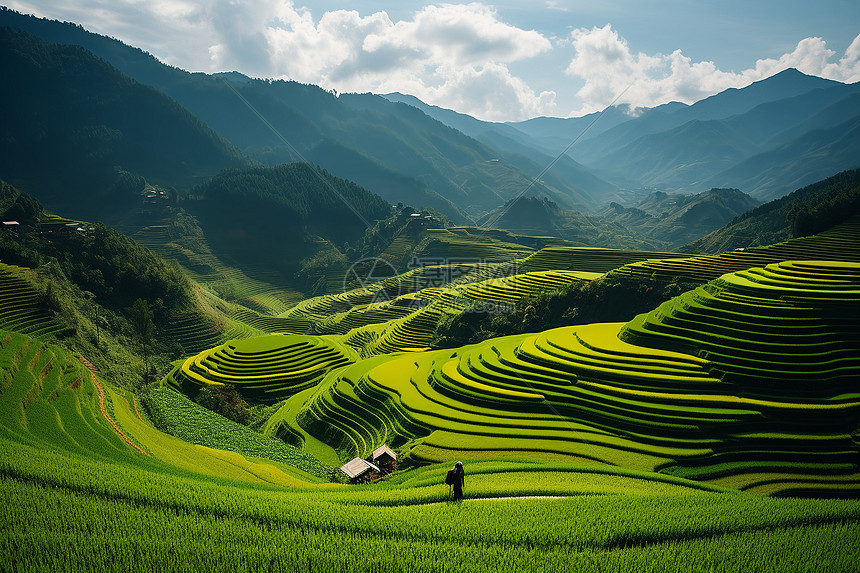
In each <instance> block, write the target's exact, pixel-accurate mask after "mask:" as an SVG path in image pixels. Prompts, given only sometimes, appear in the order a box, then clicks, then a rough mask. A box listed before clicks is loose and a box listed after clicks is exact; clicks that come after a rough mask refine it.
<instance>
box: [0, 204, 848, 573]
mask: <svg viewBox="0 0 860 573" xmlns="http://www.w3.org/2000/svg"><path fill="white" fill-rule="evenodd" d="M448 233H450V236H448V235H445V234H444V233H442V232H441V231H440V232H434V233H431V234H430V235H429V236H430V237H431V238H432V239H433V240H432V241H430V243H429V244H430V245H431V246H432V248H434V249H441V248H442V247H441V246H440V245H441V244H442V243H441V242H440V241H439V236H443V235H444V236H445V237H447V239H448V243H445V244H446V245H448V246H446V247H445V248H449V246H450V245H452V244H456V241H453V239H452V237H455V238H456V237H457V236H458V233H461V231H458V230H457V229H454V230H452V231H449V232H448ZM858 236H860V224H858V223H857V222H856V220H855V221H854V222H849V223H847V224H843V225H841V226H838V227H836V228H834V229H832V230H831V231H827V232H825V233H821V234H819V235H816V236H812V237H804V238H799V239H792V240H790V241H786V242H785V243H780V244H778V245H773V246H769V247H756V248H750V249H746V250H744V251H734V252H730V253H725V254H723V255H719V256H690V255H684V254H677V253H674V254H673V253H648V252H641V251H623V250H613V249H595V248H582V247H575V246H570V245H559V244H545V243H541V244H536V248H523V249H518V248H514V247H512V246H511V245H510V244H498V245H496V247H495V248H494V249H491V250H492V251H493V253H495V254H496V255H498V257H497V258H494V257H484V258H482V259H481V260H480V261H476V260H468V261H467V260H459V261H454V262H451V261H447V262H445V261H442V262H440V263H439V264H427V265H423V266H419V267H416V268H412V269H410V270H408V271H407V272H405V273H401V274H397V275H394V276H388V277H386V278H383V279H382V280H378V281H374V282H370V281H367V282H363V281H361V280H359V281H358V282H357V284H350V285H348V287H349V288H347V289H345V290H344V292H341V293H339V294H327V295H322V296H317V297H313V298H308V299H305V300H302V301H300V302H297V303H294V304H291V305H288V304H286V303H285V302H284V301H285V300H286V299H285V298H284V297H283V296H282V295H279V294H277V293H275V294H271V296H272V297H273V298H272V300H271V301H270V302H269V303H268V304H269V305H268V306H266V305H263V304H262V303H261V304H260V306H259V307H258V308H257V310H254V309H253V308H251V306H252V305H237V304H235V303H227V302H226V301H224V300H223V299H221V298H219V297H218V296H217V294H216V292H215V291H214V290H210V289H209V288H199V286H198V288H195V289H194V291H195V292H194V296H195V297H197V298H196V301H197V304H198V306H197V307H196V308H197V309H198V310H196V311H193V312H192V311H189V314H188V315H179V316H172V317H170V321H169V322H168V328H167V333H168V335H169V336H172V337H175V340H176V341H177V342H178V343H179V347H180V348H182V349H183V350H184V355H183V356H181V357H178V358H177V360H176V361H175V362H174V363H173V366H172V369H171V370H170V372H169V374H167V375H166V376H164V377H163V378H162V379H161V380H159V381H157V382H156V383H154V384H150V385H149V386H147V387H141V388H139V389H137V390H134V391H132V390H130V389H128V388H124V387H121V386H120V385H117V384H114V383H113V382H112V381H111V380H110V377H109V375H108V374H107V373H106V372H101V371H99V370H98V368H96V367H95V366H93V364H92V363H90V362H89V360H88V359H87V357H86V356H82V355H80V354H78V353H77V352H76V351H74V350H73V349H71V348H70V347H69V345H68V344H64V343H63V338H62V337H61V336H60V335H59V334H61V333H62V329H63V328H65V327H64V326H63V324H64V323H63V322H62V321H60V320H59V319H58V318H57V317H56V316H55V315H54V314H52V313H51V312H50V311H48V310H46V309H45V308H44V306H43V305H40V300H42V298H44V296H45V295H44V293H43V292H42V291H40V290H39V289H40V287H39V286H38V285H37V284H35V283H31V282H28V280H27V276H29V275H27V273H26V272H24V271H22V270H21V269H18V268H17V267H13V266H11V265H2V266H0V302H2V312H0V329H2V330H0V452H2V455H0V481H2V487H0V492H2V493H0V501H2V503H0V507H2V509H0V513H2V516H3V520H2V523H3V534H2V536H0V550H2V553H3V555H4V560H3V566H2V569H3V570H9V571H80V570H105V571H114V570H115V571H128V570H144V571H149V570H159V571H189V570H206V571H262V570H287V571H368V572H369V571H434V572H435V571H458V572H461V571H476V572H489V571H517V570H529V571H556V572H557V571H703V570H720V571H852V570H857V567H858V565H857V564H858V563H860V543H857V540H858V539H860V503H858V501H857V498H858V497H860V329H858V324H860V251H858V245H857V241H856V238H857V237H858ZM470 244H471V247H470V248H472V249H474V251H473V252H472V253H471V254H473V255H474V253H475V252H478V251H481V249H486V248H487V245H479V244H475V243H474V241H471V243H470ZM488 245H492V242H491V241H490V242H488ZM464 248H466V246H464ZM479 254H480V253H479ZM484 254H486V252H484ZM481 256H482V257H483V255H481ZM200 277H202V275H199V276H198V278H200ZM611 277H622V278H623V277H647V278H648V279H649V280H650V281H652V282H649V283H647V284H649V285H659V284H677V282H678V281H681V280H683V281H686V283H685V284H687V283H693V284H698V285H699V286H698V287H696V288H693V289H691V290H686V291H685V292H681V293H680V294H678V295H677V296H673V297H671V298H669V300H666V301H665V302H663V303H662V304H659V305H657V306H656V307H654V308H650V310H649V311H648V312H644V313H641V314H638V315H637V316H635V317H633V318H632V319H630V320H624V321H616V322H595V323H588V324H569V325H566V326H561V327H556V328H550V329H547V330H539V331H534V332H525V333H522V334H513V335H507V336H496V337H492V338H489V339H487V340H484V341H482V342H479V343H475V344H468V345H465V346H460V347H456V348H439V347H436V346H434V340H435V338H434V336H435V333H436V332H437V329H438V327H439V324H440V323H442V322H443V321H445V320H446V319H447V318H450V317H456V316H459V315H461V314H463V313H467V312H473V313H491V314H492V313H497V314H504V313H507V312H513V309H522V307H523V306H524V305H530V304H532V301H535V300H538V299H539V298H540V297H542V296H547V295H548V294H551V293H555V292H562V291H564V289H569V288H572V287H577V286H583V285H588V284H592V283H596V282H599V281H603V280H606V279H607V278H611ZM359 278H360V277H359ZM199 284H201V283H198V285H199ZM204 284H205V283H204ZM257 286H260V285H257ZM249 288H250V287H249ZM254 288H257V287H254ZM648 288H649V289H651V288H652V287H651V286H649V287H648ZM249 292H250V291H249ZM254 296H266V294H265V290H264V289H263V288H262V287H260V288H259V289H258V292H257V295H254ZM40 297H41V298H40ZM261 300H262V299H261ZM278 301H280V302H278ZM264 306H265V308H264ZM199 309H210V310H211V314H209V315H207V316H208V318H207V319H206V320H209V321H210V322H205V321H203V318H202V317H203V316H204V314H202V313H203V312H204V311H203V310H199ZM194 312H196V313H198V314H194ZM206 312H209V311H206ZM194 317H197V318H194ZM219 317H220V318H219ZM219 320H220V323H219V322H218V321H219ZM195 324H202V326H195ZM58 333H59V334H58ZM185 339H188V340H185ZM184 340H185V342H183V341H184ZM213 388H214V389H218V388H220V389H224V390H235V393H236V396H237V398H236V400H239V401H240V402H242V401H244V402H242V403H244V404H245V405H244V406H243V407H247V409H248V411H249V412H250V415H249V417H250V422H248V423H247V424H242V423H236V422H234V421H231V420H228V419H226V418H225V417H223V416H221V415H219V414H217V413H216V412H214V411H211V410H209V409H206V408H204V407H202V406H201V405H199V404H198V403H195V399H197V400H198V401H199V396H200V395H201V394H202V392H203V390H206V389H213ZM383 445H385V446H387V447H388V448H391V451H392V452H393V453H395V455H396V458H397V459H396V469H395V471H394V472H393V473H390V474H386V473H384V472H383V471H381V470H379V469H378V468H377V467H376V466H375V465H374V466H370V464H369V463H367V464H368V466H370V467H372V468H375V471H371V472H370V473H368V474H365V476H364V477H365V478H368V477H369V479H364V480H363V481H364V483H347V481H348V479H347V475H345V473H344V471H341V469H339V468H341V467H342V466H344V467H346V466H345V464H347V462H350V460H353V459H354V458H356V457H358V458H363V459H366V460H370V459H371V458H372V457H373V456H375V455H376V453H378V452H379V451H381V450H384V449H385V448H382V446H383ZM457 460H461V461H463V463H464V466H465V470H466V480H465V489H464V493H465V499H464V501H462V502H456V503H455V502H451V501H450V497H449V487H448V486H446V485H445V484H444V477H445V473H446V471H447V470H448V469H449V468H450V467H451V466H452V465H453V463H454V462H455V461H457ZM361 463H366V462H361ZM380 467H381V466H380ZM353 481H362V480H353Z"/></svg>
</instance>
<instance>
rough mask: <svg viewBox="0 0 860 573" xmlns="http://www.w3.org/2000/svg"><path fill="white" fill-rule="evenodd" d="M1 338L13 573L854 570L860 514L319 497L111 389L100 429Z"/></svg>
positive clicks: (99, 416)
mask: <svg viewBox="0 0 860 573" xmlns="http://www.w3.org/2000/svg"><path fill="white" fill-rule="evenodd" d="M2 336H3V338H2V349H0V361H2V364H3V366H4V372H5V373H6V376H5V377H4V379H3V392H2V394H0V408H2V412H3V416H2V424H0V431H1V432H2V433H0V450H2V456H0V480H2V488H0V492H2V493H0V496H2V501H3V503H2V509H0V511H2V514H3V523H4V524H6V525H7V526H9V527H6V528H5V529H4V534H3V535H2V537H0V548H2V551H3V555H4V568H8V570H13V571H68V570H75V571H79V570H106V571H114V570H116V571H119V570H123V571H127V570H132V569H134V570H160V571H183V570H186V571H187V570H208V571H239V570H247V571H250V570H260V569H269V568H279V569H285V570H292V571H321V570H327V571H335V570H336V571H378V570H380V569H382V570H386V571H448V570H451V571H454V570H458V571H514V570H519V569H523V568H528V569H530V570H537V571H545V570H550V569H553V570H580V571H630V570H637V571H638V570H654V571H658V570H662V571H665V570H672V571H699V570H702V569H708V568H714V569H717V570H756V571H787V570H803V571H833V570H845V571H847V570H851V569H852V568H853V567H854V566H855V564H856V562H857V559H858V557H860V555H858V553H860V550H858V546H857V544H856V543H851V542H850V540H852V539H856V537H857V535H858V533H860V505H858V503H857V502H856V501H840V500H813V499H778V498H772V497H764V496H759V495H753V494H750V493H743V492H737V491H733V490H730V489H725V488H717V487H712V486H708V485H703V484H699V483H696V482H690V481H687V480H684V479H681V478H678V477H673V476H663V475H660V474H653V473H650V472H642V471H636V470H629V469H623V468H617V467H612V466H606V465H602V464H601V465H590V464H583V463H576V462H575V461H572V460H568V461H559V460H553V461H550V460H546V461H542V462H537V461H524V460H511V461H504V460H498V461H485V462H480V461H474V462H470V463H468V465H467V468H468V469H467V476H468V477H467V482H466V494H467V499H466V500H465V501H464V502H462V503H451V502H446V498H447V494H448V491H447V487H446V486H444V485H443V484H442V483H441V481H442V480H441V478H442V476H443V474H444V471H445V469H446V467H447V464H434V465H428V466H424V467H421V468H417V469H413V470H410V471H404V472H398V473H396V474H394V475H393V476H392V478H391V479H389V480H388V481H386V482H382V483H378V484H373V485H365V486H355V487H351V486H343V485H338V484H330V483H321V482H320V481H319V480H318V479H316V478H311V477H310V476H308V475H307V474H305V473H303V472H302V471H300V470H297V469H294V468H291V467H290V466H288V465H286V464H284V463H283V462H278V461H275V460H270V459H267V458H265V457H251V456H243V455H241V454H237V453H234V452H227V451H221V450H214V449H211V448H207V447H203V446H199V445H192V444H188V443H186V442H183V441H181V440H179V439H177V438H174V437H172V436H169V435H166V434H163V433H161V432H159V431H158V430H156V429H155V428H154V427H153V426H152V425H151V424H150V423H149V421H148V416H147V413H146V412H140V407H139V401H138V400H137V398H136V397H135V396H133V395H130V394H128V393H127V392H123V391H119V390H116V389H113V388H111V387H110V386H109V385H108V384H107V383H106V382H104V381H101V382H100V384H101V385H103V387H104V388H105V407H104V413H103V412H102V411H101V410H100V408H99V400H98V394H99V393H98V391H97V388H96V386H95V384H94V383H93V381H92V379H91V378H90V372H89V371H88V370H87V369H86V368H84V367H83V366H82V365H81V363H80V362H79V361H78V360H77V359H76V358H74V357H73V356H71V355H69V354H68V353H67V352H65V351H64V350H62V349H61V348H59V347H53V346H45V345H44V344H42V343H39V342H38V341H35V340H33V339H31V338H28V337H26V336H23V335H18V334H13V333H3V335H2ZM43 373H44V376H43ZM107 417H110V418H111V420H112V421H113V424H115V426H116V428H115V427H114V425H113V424H111V423H110V422H108V421H107ZM118 430H121V431H122V432H123V433H124V435H125V436H126V437H127V438H128V440H130V442H132V443H134V444H136V445H137V446H138V447H139V448H140V449H139V450H138V449H136V448H134V447H132V446H131V445H130V442H127V441H125V440H124V439H123V438H122V437H121V436H120V434H119V431H118Z"/></svg>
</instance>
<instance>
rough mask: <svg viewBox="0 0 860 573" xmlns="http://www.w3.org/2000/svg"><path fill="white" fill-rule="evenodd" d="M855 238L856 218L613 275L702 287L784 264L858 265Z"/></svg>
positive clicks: (858, 232) (858, 233)
mask: <svg viewBox="0 0 860 573" xmlns="http://www.w3.org/2000/svg"><path fill="white" fill-rule="evenodd" d="M857 237H860V218H858V217H855V218H854V219H851V220H849V221H846V222H845V223H842V224H840V225H837V226H836V227H834V228H832V229H830V230H829V231H825V232H823V233H819V234H818V235H812V236H809V237H800V238H797V239H790V240H788V241H784V242H782V243H777V244H775V245H768V246H763V247H749V248H746V249H743V250H735V251H731V252H728V253H722V254H719V255H699V256H694V257H687V258H683V257H682V258H672V259H649V260H646V261H642V262H637V263H631V264H629V265H625V266H623V267H621V268H619V269H617V270H615V271H613V272H614V273H618V274H623V275H633V276H637V275H638V276H650V277H655V278H658V279H663V280H667V281H671V280H687V281H699V282H703V283H704V282H707V281H709V280H713V279H715V278H717V277H719V276H721V275H723V274H725V273H733V272H737V271H741V270H744V269H748V268H751V267H762V266H765V265H769V264H771V263H778V262H781V261H788V260H824V261H827V260H832V261H846V262H855V263H856V262H860V249H858V242H857Z"/></svg>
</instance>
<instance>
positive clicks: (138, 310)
mask: <svg viewBox="0 0 860 573" xmlns="http://www.w3.org/2000/svg"><path fill="white" fill-rule="evenodd" d="M127 311H128V315H129V318H130V319H131V324H132V326H133V327H134V331H135V332H136V333H137V336H138V338H139V339H140V343H141V346H143V363H144V367H145V368H146V370H145V373H144V380H147V379H148V377H149V353H148V351H147V349H148V347H149V345H150V344H151V343H152V338H153V335H154V334H155V323H154V322H153V320H152V311H151V310H150V309H149V304H148V303H147V302H146V301H145V300H143V299H142V298H139V299H137V300H136V301H134V304H132V305H131V306H130V307H129V308H128V309H127Z"/></svg>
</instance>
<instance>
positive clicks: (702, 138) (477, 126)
mask: <svg viewBox="0 0 860 573" xmlns="http://www.w3.org/2000/svg"><path fill="white" fill-rule="evenodd" d="M858 95H860V83H854V84H842V83H840V82H836V81H833V80H828V79H824V78H818V77H815V76H809V75H806V74H803V73H801V72H799V71H797V70H795V69H788V70H785V71H783V72H780V73H778V74H776V75H774V76H772V77H770V78H767V79H764V80H761V81H759V82H755V83H753V84H751V85H749V86H747V87H745V88H742V89H729V90H725V91H723V92H721V93H719V94H717V95H714V96H711V97H709V98H706V99H704V100H701V101H699V102H697V103H695V104H693V105H686V104H682V103H679V102H672V103H669V104H665V105H661V106H657V107H655V108H648V109H638V110H632V109H630V108H629V107H626V106H619V107H610V108H607V109H606V110H604V111H603V112H600V113H598V114H591V115H587V116H584V117H580V118H570V119H560V118H535V119H531V120H528V121H525V122H517V123H491V122H482V121H479V120H476V119H474V118H470V117H468V116H462V115H461V114H456V113H454V112H451V111H450V110H445V109H441V108H438V107H434V106H429V105H426V104H423V103H422V102H420V101H419V100H417V99H416V98H414V97H412V96H405V95H403V94H388V95H386V96H385V97H387V98H389V99H391V100H392V101H398V102H403V103H408V104H409V105H414V106H416V107H418V108H419V109H421V110H422V111H424V112H425V113H427V114H428V115H431V116H432V117H434V118H436V119H438V120H439V121H442V122H444V123H446V124H448V125H450V126H452V127H455V128H457V129H460V130H462V131H463V132H464V133H467V134H469V135H470V136H472V137H474V138H476V139H478V140H479V141H481V142H483V143H485V144H487V145H489V146H491V147H495V148H497V149H499V150H515V149H522V148H529V149H533V150H534V149H538V150H541V151H542V152H543V153H545V154H549V155H551V156H566V157H570V158H572V159H574V160H575V162H576V165H577V166H578V168H580V169H583V168H584V169H587V170H589V171H590V172H591V173H592V174H593V175H595V176H597V177H599V178H601V180H604V181H609V182H612V183H614V184H615V185H616V186H617V187H619V188H622V189H638V188H654V189H659V190H663V191H668V192H672V193H700V192H703V191H707V190H708V189H711V188H737V189H740V190H741V191H744V192H746V193H748V194H749V195H751V196H753V197H755V198H757V199H759V200H768V199H773V198H777V197H781V196H783V195H785V194H787V193H789V192H791V191H793V190H795V189H797V188H798V187H799V186H803V185H807V184H810V183H812V182H814V181H818V180H820V179H822V178H823V177H826V176H827V175H830V174H833V173H836V172H838V171H841V170H845V169H852V168H856V167H860V139H858V138H860V132H858V131H857V125H858V120H860V105H858V104H860V98H858ZM604 196H605V195H604Z"/></svg>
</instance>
